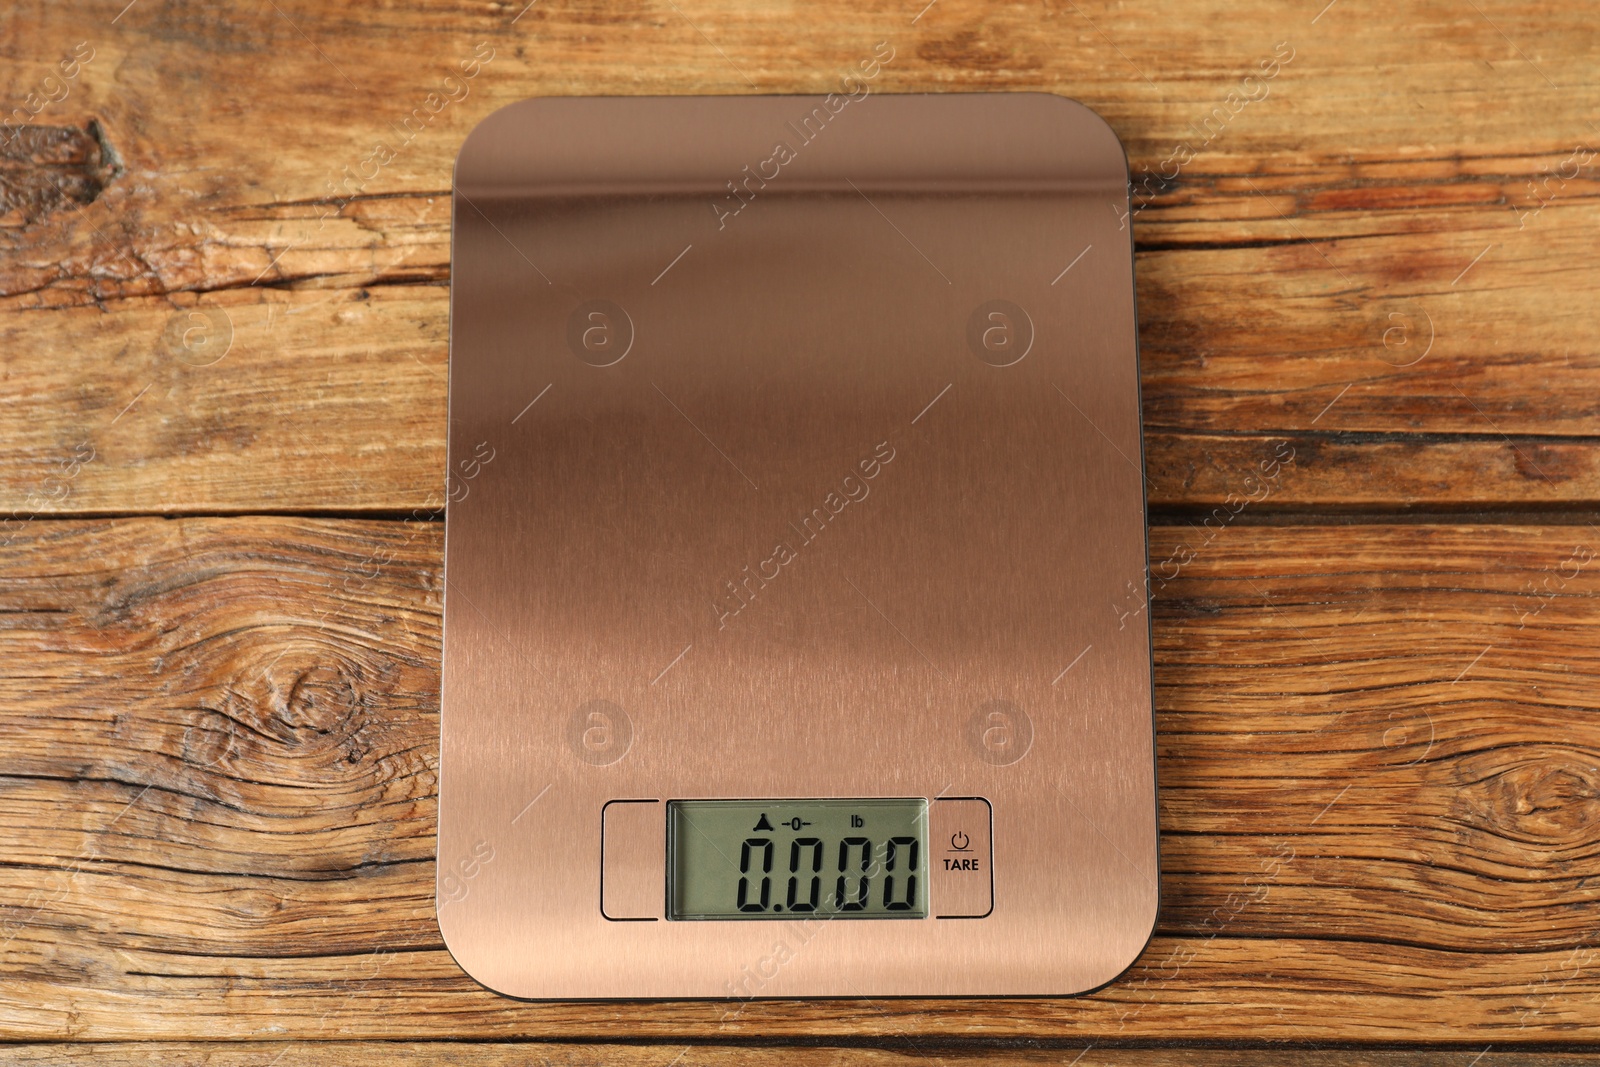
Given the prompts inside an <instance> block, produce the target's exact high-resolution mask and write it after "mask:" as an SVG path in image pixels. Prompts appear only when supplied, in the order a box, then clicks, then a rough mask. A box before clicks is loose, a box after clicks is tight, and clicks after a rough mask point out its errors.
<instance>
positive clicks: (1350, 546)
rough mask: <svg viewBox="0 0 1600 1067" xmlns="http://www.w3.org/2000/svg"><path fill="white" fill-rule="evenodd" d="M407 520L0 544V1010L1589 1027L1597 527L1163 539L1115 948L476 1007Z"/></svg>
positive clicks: (248, 1031)
mask: <svg viewBox="0 0 1600 1067" xmlns="http://www.w3.org/2000/svg"><path fill="white" fill-rule="evenodd" d="M440 533H441V530H440V527H439V524H437V523H426V522H419V523H406V522H373V521H354V520H325V519H324V520H318V519H309V518H292V517H277V518H274V517H249V518H233V519H228V518H194V519H181V520H162V519H155V518H143V519H125V520H47V519H38V520H35V521H34V522H31V523H28V524H26V526H24V527H23V528H22V529H21V530H20V531H19V532H18V533H17V535H16V538H15V540H14V541H13V542H12V544H10V545H9V546H8V547H6V548H4V549H0V662H4V663H5V664H6V665H7V669H6V671H4V672H3V677H0V751H3V752H4V753H5V760H4V765H3V776H0V937H4V938H5V939H6V941H5V947H4V949H3V950H0V967H3V980H0V1038H4V1039H5V1040H10V1041H49V1040H56V1039H61V1038H65V1037H69V1036H70V1037H72V1038H74V1039H80V1040H187V1039H218V1038H234V1039H246V1038H270V1039H272V1040H293V1041H299V1040H313V1041H314V1040H320V1039H334V1038H338V1039H372V1040H377V1039H422V1038H478V1039H490V1038H492V1039H500V1040H506V1039H512V1038H527V1037H534V1038H563V1039H586V1040H587V1039H598V1040H616V1039H618V1038H620V1037H624V1036H626V1037H628V1038H630V1039H648V1040H655V1041H664V1042H667V1041H681V1040H689V1041H696V1040H707V1039H724V1038H730V1039H731V1038H741V1037H746V1038H748V1037H756V1036H761V1037H765V1038H782V1037H784V1036H786V1035H787V1036H792V1037H800V1036H835V1037H844V1036H847V1035H849V1036H852V1039H863V1038H866V1039H874V1040H880V1039H881V1040H906V1041H911V1042H913V1043H915V1042H926V1041H944V1040H954V1039H963V1040H965V1039H972V1038H984V1039H991V1038H992V1039H999V1038H1008V1039H1009V1038H1030V1039H1033V1038H1037V1039H1046V1040H1051V1041H1060V1042H1064V1043H1065V1042H1073V1041H1079V1042H1081V1043H1083V1044H1087V1043H1090V1042H1100V1041H1105V1040H1117V1041H1124V1042H1127V1041H1166V1040H1169V1039H1170V1037H1171V1035H1173V1034H1182V1035H1183V1036H1184V1039H1185V1040H1190V1041H1196V1042H1210V1041H1241V1040H1242V1041H1272V1040H1283V1041H1295V1042H1311V1043H1325V1042H1330V1041H1366V1042H1400V1041H1422V1042H1446V1043H1458V1044H1461V1047H1463V1048H1464V1047H1466V1045H1467V1044H1471V1043H1474V1042H1476V1043H1477V1044H1476V1045H1474V1046H1473V1047H1474V1048H1475V1049H1482V1047H1483V1046H1484V1045H1486V1044H1493V1045H1494V1046H1495V1047H1496V1048H1499V1047H1502V1046H1506V1045H1512V1046H1515V1045H1521V1044H1528V1043H1538V1042H1544V1043H1549V1042H1571V1041H1581V1040H1592V1039H1593V1036H1594V1034H1595V1024H1596V1021H1597V1019H1600V1016H1597V1014H1596V1008H1595V1004H1596V999H1595V998H1596V995H1597V994H1600V948H1597V947H1596V946H1595V943H1594V924H1593V921H1592V912H1593V907H1594V904H1595V902H1596V900H1600V845H1597V843H1596V838H1595V835H1594V833H1593V827H1594V825H1595V824H1596V821H1597V819H1600V769H1597V764H1600V714H1597V700H1596V696H1595V692H1594V687H1593V685H1592V684H1590V680H1591V679H1592V678H1593V677H1594V676H1595V673H1596V670H1597V667H1600V664H1597V660H1600V640H1597V636H1600V599H1597V598H1596V597H1595V596H1594V593H1595V592H1596V590H1597V588H1600V586H1597V584H1596V583H1597V582H1600V576H1597V572H1600V561H1597V557H1600V530H1596V529H1594V528H1593V527H1590V526H1569V527H1554V526H1547V527H1453V526H1421V525H1419V526H1404V525H1402V526H1329V527H1309V528H1302V527H1271V526H1237V525H1229V526H1221V527H1214V528H1211V529H1201V528H1192V527H1168V528H1158V529H1156V530H1155V531H1153V535H1152V545H1151V566H1152V573H1153V574H1154V575H1155V576H1156V577H1155V579H1154V585H1153V588H1154V591H1155V594H1156V595H1155V600H1154V635H1155V647H1156V656H1157V672H1156V680H1157V686H1158V698H1157V699H1158V717H1157V726H1158V730H1159V735H1158V737H1159V758H1160V774H1161V786H1162V798H1161V819H1162V827H1163V834H1164V837H1163V901H1164V903H1163V913H1162V918H1161V922H1160V926H1159V928H1158V932H1157V936H1156V937H1155V939H1154V940H1153V941H1152V943H1151V945H1150V947H1149V949H1148V950H1147V951H1146V953H1145V954H1144V956H1143V957H1142V958H1141V960H1140V961H1139V962H1138V963H1137V964H1135V966H1134V967H1133V968H1132V969H1131V970H1130V971H1129V972H1128V973H1127V974H1126V975H1124V976H1123V977H1122V978H1121V979H1120V980H1118V981H1117V982H1114V983H1112V984H1111V985H1109V986H1107V987H1106V988H1104V989H1102V990H1100V991H1098V992H1096V993H1094V994H1091V995H1088V996H1085V997H1081V998H1077V999H1073V1000H1005V1001H1000V1000H991V1001H961V1002H952V1001H944V1002H939V1001H903V1000H891V1001H848V1002H843V1001H828V1002H813V1003H801V1002H782V1001H780V1002H772V1001H751V1002H745V1003H738V1002H733V1003H723V1002H712V1003H648V1004H641V1003H632V1004H624V1003H572V1002H562V1003H543V1004H521V1003H517V1002H513V1001H508V1000H505V999H502V998H499V997H496V996H494V995H492V994H490V993H488V992H486V991H484V990H482V989H481V988H479V987H478V986H477V985H476V984H475V983H473V982H472V981H471V979H469V978H467V977H466V976H465V975H464V974H462V973H461V971H460V970H459V969H458V968H457V967H456V966H455V964H454V963H453V962H452V961H451V959H450V958H449V955H448V954H447V953H446V952H445V951H444V949H443V948H442V946H441V944H440V942H439V938H438V932H437V927H436V926H435V923H434V919H433V907H434V901H433V878H434V873H433V862H432V851H433V846H434V815H435V809H434V804H435V796H436V789H435V773H436V758H437V747H436V746H437V729H438V719H437V696H436V694H437V685H438V678H437V673H436V672H437V659H438V654H439V632H438V622H439V617H438V605H439V596H440V582H441V575H440V551H441V544H440ZM1103 620H1104V621H1103V625H1104V627H1105V628H1106V630H1107V632H1110V631H1111V630H1112V629H1115V628H1116V627H1118V626H1122V625H1141V624H1142V623H1143V615H1142V612H1140V611H1139V610H1138V598H1137V595H1135V596H1133V597H1131V598H1130V599H1129V600H1128V601H1125V602H1124V603H1121V604H1107V605H1104V614H1103ZM1071 654H1072V650H1067V652H1066V653H1065V654H1064V655H1065V656H1066V657H1067V658H1070V655H1071ZM447 906H448V905H447ZM668 1058H670V1057H668Z"/></svg>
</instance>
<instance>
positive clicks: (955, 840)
mask: <svg viewBox="0 0 1600 1067" xmlns="http://www.w3.org/2000/svg"><path fill="white" fill-rule="evenodd" d="M971 843H972V842H971V840H970V839H969V838H968V837H967V835H966V834H964V833H962V832H961V831H960V830H957V831H956V832H955V833H953V834H951V835H950V847H951V848H953V849H955V850H956V851H957V852H966V851H967V846H968V845H970V844H971Z"/></svg>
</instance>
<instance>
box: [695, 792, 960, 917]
mask: <svg viewBox="0 0 1600 1067" xmlns="http://www.w3.org/2000/svg"><path fill="white" fill-rule="evenodd" d="M927 838H928V802H927V801H926V800H923V799H922V798H920V797H917V798H912V799H904V800H902V799H889V800H885V799H862V800H674V801H671V802H669V803H668V805H667V880H668V888H667V900H668V908H667V917H668V918H669V919H785V918H790V917H793V916H795V915H820V916H824V917H826V918H831V919H923V918H926V917H927V915H928V874H927V853H928V841H927Z"/></svg>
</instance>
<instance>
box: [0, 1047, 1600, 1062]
mask: <svg viewBox="0 0 1600 1067" xmlns="http://www.w3.org/2000/svg"><path fill="white" fill-rule="evenodd" d="M1475 1057H1476V1058H1475ZM1288 1060H1292V1061H1293V1062H1294V1063H1296V1064H1298V1065H1301V1067H1462V1064H1464V1063H1469V1062H1470V1063H1472V1064H1474V1065H1476V1067H1590V1065H1593V1064H1595V1063H1600V1055H1596V1054H1588V1053H1582V1052H1578V1053H1573V1052H1516V1051H1502V1050H1499V1049H1493V1048H1491V1049H1488V1050H1478V1049H1470V1048H1463V1049H1449V1050H1444V1049H1436V1050H1405V1051H1391V1050H1360V1049H1337V1050H1334V1049H1304V1048H1300V1049H1293V1050H1288V1049H1162V1048H1107V1047H1104V1046H1089V1045H1082V1044H1079V1045H1076V1046H1068V1047H1065V1048H1037V1047H1028V1048H946V1047H939V1046H935V1047H932V1048H930V1047H927V1046H911V1047H906V1048H894V1049H874V1048H826V1047H814V1046H786V1047H783V1046H780V1047H765V1048H763V1047H754V1048H751V1047H727V1046H716V1045H699V1046H694V1045H691V1046H684V1045H682V1044H664V1045H602V1044H581V1045H573V1044H553V1043H545V1042H539V1043H497V1044H491V1043H487V1042H485V1043H467V1042H448V1043H445V1042H433V1043H429V1042H421V1041H392V1042H391V1041H386V1042H382V1043H366V1042H354V1041H338V1042H335V1041H323V1042H293V1043H291V1042H282V1041H243V1042H232V1043H229V1044H226V1045H217V1044H198V1043H196V1044H182V1043H176V1042H167V1041H160V1042H155V1041H151V1042H144V1041H140V1042H126V1043H118V1044H93V1043H84V1044H75V1045H74V1044H49V1045H17V1046H12V1047H10V1048H8V1049H7V1050H6V1062H7V1063H14V1064H39V1063H49V1064H60V1063H94V1064H103V1065H105V1067H132V1065H135V1064H160V1065H162V1067H167V1065H181V1064H202V1065H204V1067H263V1065H265V1064H275V1065H281V1067H324V1065H326V1067H347V1065H348V1067H358V1065H361V1064H392V1063H407V1064H415V1065H417V1067H434V1065H436V1064H437V1065H449V1067H456V1065H461V1067H525V1065H526V1064H529V1063H533V1062H535V1061H537V1062H539V1063H541V1064H545V1065H547V1067H590V1065H593V1064H614V1065H617V1067H674V1065H676V1067H736V1065H737V1067H744V1065H748V1067H916V1065H926V1064H929V1063H935V1064H943V1065H949V1067H1035V1065H1037V1067H1046V1065H1055V1067H1073V1065H1076V1067H1278V1065H1280V1064H1282V1063H1284V1062H1286V1061H1288Z"/></svg>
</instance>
